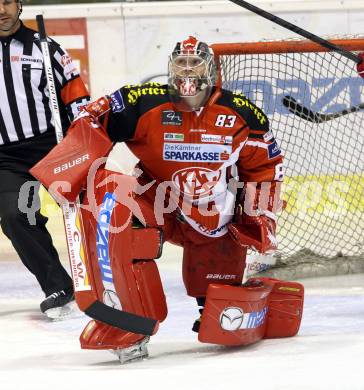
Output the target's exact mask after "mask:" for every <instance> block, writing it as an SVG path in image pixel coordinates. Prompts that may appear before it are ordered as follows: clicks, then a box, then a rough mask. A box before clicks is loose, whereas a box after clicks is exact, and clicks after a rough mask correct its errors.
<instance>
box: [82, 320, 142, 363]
mask: <svg viewBox="0 0 364 390" xmlns="http://www.w3.org/2000/svg"><path fill="white" fill-rule="evenodd" d="M148 341H149V337H148V336H144V335H140V334H135V333H131V332H127V331H123V330H121V329H118V328H114V327H113V326H110V325H107V324H104V323H102V322H99V321H95V320H92V321H90V322H89V323H88V324H87V326H86V328H85V329H84V330H83V332H82V333H81V336H80V343H81V348H82V349H108V350H110V352H111V353H113V354H115V355H116V356H117V357H118V359H119V361H120V363H121V364H124V363H127V362H131V361H135V360H140V359H143V358H146V357H148V349H147V343H148Z"/></svg>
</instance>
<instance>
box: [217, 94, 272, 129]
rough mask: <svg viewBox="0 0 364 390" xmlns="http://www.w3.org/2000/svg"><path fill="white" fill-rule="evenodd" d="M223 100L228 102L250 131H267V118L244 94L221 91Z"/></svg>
mask: <svg viewBox="0 0 364 390" xmlns="http://www.w3.org/2000/svg"><path fill="white" fill-rule="evenodd" d="M223 100H224V102H229V106H230V107H231V108H232V109H233V110H235V111H236V112H237V113H238V114H239V115H240V116H241V117H242V118H243V119H244V120H245V121H246V123H247V125H248V126H249V127H250V128H251V129H255V130H266V131H268V129H269V121H268V118H267V116H266V115H265V114H264V112H263V111H262V110H261V109H260V108H258V107H257V106H256V105H255V104H253V103H252V102H251V101H250V100H249V99H248V98H247V97H246V96H245V95H244V94H242V93H233V92H230V91H223Z"/></svg>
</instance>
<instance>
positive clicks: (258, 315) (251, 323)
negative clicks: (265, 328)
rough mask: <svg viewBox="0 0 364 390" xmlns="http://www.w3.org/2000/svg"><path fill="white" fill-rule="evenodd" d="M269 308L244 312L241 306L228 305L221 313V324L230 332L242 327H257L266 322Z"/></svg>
mask: <svg viewBox="0 0 364 390" xmlns="http://www.w3.org/2000/svg"><path fill="white" fill-rule="evenodd" d="M267 312H268V308H267V307H264V308H263V309H262V310H260V311H257V312H251V313H244V311H243V309H242V308H240V307H232V306H230V307H226V308H225V309H224V310H223V311H222V312H221V314H220V326H221V328H222V329H224V330H227V331H229V332H235V331H237V330H240V329H255V328H258V327H259V326H261V325H263V324H264V320H265V318H266V316H267Z"/></svg>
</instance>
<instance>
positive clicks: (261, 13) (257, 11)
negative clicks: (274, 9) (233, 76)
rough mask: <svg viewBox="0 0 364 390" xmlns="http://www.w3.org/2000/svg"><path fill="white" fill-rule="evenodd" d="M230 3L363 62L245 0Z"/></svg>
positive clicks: (356, 56)
mask: <svg viewBox="0 0 364 390" xmlns="http://www.w3.org/2000/svg"><path fill="white" fill-rule="evenodd" d="M230 1H231V2H232V3H234V4H236V5H239V6H240V7H243V8H245V9H247V10H249V11H251V12H254V13H255V14H257V15H259V16H261V17H263V18H265V19H268V20H270V21H271V22H273V23H276V24H278V25H279V26H281V27H284V28H286V29H288V30H290V31H292V32H294V33H296V34H298V35H301V36H303V37H304V38H307V39H309V40H311V41H313V42H315V43H317V44H319V45H321V46H323V47H324V48H326V49H328V50H330V51H334V52H336V53H339V54H341V55H343V56H344V57H346V58H349V59H350V60H352V61H354V62H356V63H357V64H360V63H361V62H362V58H361V57H360V56H358V55H356V54H354V53H352V52H350V51H348V50H345V49H343V48H341V47H339V46H336V45H334V44H333V43H331V42H329V41H327V40H326V39H323V38H320V37H318V36H317V35H314V34H312V33H310V32H309V31H306V30H304V29H302V28H301V27H298V26H296V25H294V24H292V23H290V22H288V21H286V20H284V19H281V18H280V17H278V16H276V15H273V14H271V13H269V12H267V11H264V10H262V9H261V8H258V7H256V6H255V5H252V4H250V3H247V2H246V1H244V0H230Z"/></svg>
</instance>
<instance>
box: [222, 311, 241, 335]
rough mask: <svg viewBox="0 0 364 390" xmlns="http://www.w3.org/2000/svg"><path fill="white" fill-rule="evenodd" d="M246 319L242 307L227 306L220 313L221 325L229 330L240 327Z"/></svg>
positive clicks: (232, 330)
mask: <svg viewBox="0 0 364 390" xmlns="http://www.w3.org/2000/svg"><path fill="white" fill-rule="evenodd" d="M243 320H244V312H243V310H242V309H241V308H240V307H227V308H225V309H224V310H223V311H222V313H221V314H220V326H221V327H222V329H224V330H227V331H229V332H234V331H236V330H238V329H240V327H241V325H242V324H243Z"/></svg>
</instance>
